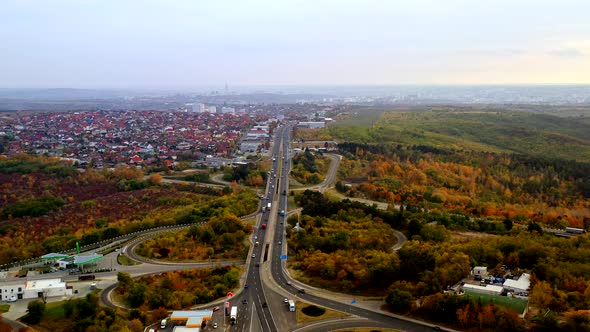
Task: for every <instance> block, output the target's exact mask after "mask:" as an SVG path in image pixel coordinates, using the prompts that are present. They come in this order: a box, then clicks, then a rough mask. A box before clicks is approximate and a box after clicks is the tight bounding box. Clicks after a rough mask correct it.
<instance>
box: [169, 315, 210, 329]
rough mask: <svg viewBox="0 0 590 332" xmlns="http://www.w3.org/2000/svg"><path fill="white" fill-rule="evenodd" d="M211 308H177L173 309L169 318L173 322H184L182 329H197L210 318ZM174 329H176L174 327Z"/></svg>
mask: <svg viewBox="0 0 590 332" xmlns="http://www.w3.org/2000/svg"><path fill="white" fill-rule="evenodd" d="M211 316H213V310H179V311H173V312H172V315H170V318H169V320H170V321H174V322H186V324H183V325H184V326H183V327H184V328H186V329H183V331H191V332H195V331H199V330H198V329H200V328H201V326H202V324H203V322H205V321H209V320H211ZM189 329H190V330H189ZM174 331H177V330H176V329H174Z"/></svg>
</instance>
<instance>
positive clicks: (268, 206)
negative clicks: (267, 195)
mask: <svg viewBox="0 0 590 332" xmlns="http://www.w3.org/2000/svg"><path fill="white" fill-rule="evenodd" d="M271 205H272V204H271V203H268V204H266V209H267V210H268V211H270V206H271Z"/></svg>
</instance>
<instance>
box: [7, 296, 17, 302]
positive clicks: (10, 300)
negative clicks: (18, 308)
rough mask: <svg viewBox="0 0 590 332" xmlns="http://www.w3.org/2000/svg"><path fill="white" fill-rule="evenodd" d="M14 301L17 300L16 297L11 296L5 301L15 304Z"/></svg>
mask: <svg viewBox="0 0 590 332" xmlns="http://www.w3.org/2000/svg"><path fill="white" fill-rule="evenodd" d="M16 300H18V298H17V297H16V296H11V297H9V298H8V300H6V301H7V302H16Z"/></svg>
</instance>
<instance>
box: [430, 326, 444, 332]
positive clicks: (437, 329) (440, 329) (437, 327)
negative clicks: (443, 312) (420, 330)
mask: <svg viewBox="0 0 590 332" xmlns="http://www.w3.org/2000/svg"><path fill="white" fill-rule="evenodd" d="M432 330H434V331H442V330H443V329H442V328H441V327H440V326H433V327H432Z"/></svg>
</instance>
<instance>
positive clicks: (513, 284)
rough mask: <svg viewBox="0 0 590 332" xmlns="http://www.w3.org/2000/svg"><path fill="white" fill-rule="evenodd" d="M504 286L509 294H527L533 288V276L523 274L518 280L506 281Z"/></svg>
mask: <svg viewBox="0 0 590 332" xmlns="http://www.w3.org/2000/svg"><path fill="white" fill-rule="evenodd" d="M503 286H504V289H506V291H508V292H513V293H526V292H528V291H529V287H530V286H531V275H530V274H528V273H523V274H522V275H521V276H520V278H518V280H512V279H506V281H504V285H503Z"/></svg>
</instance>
